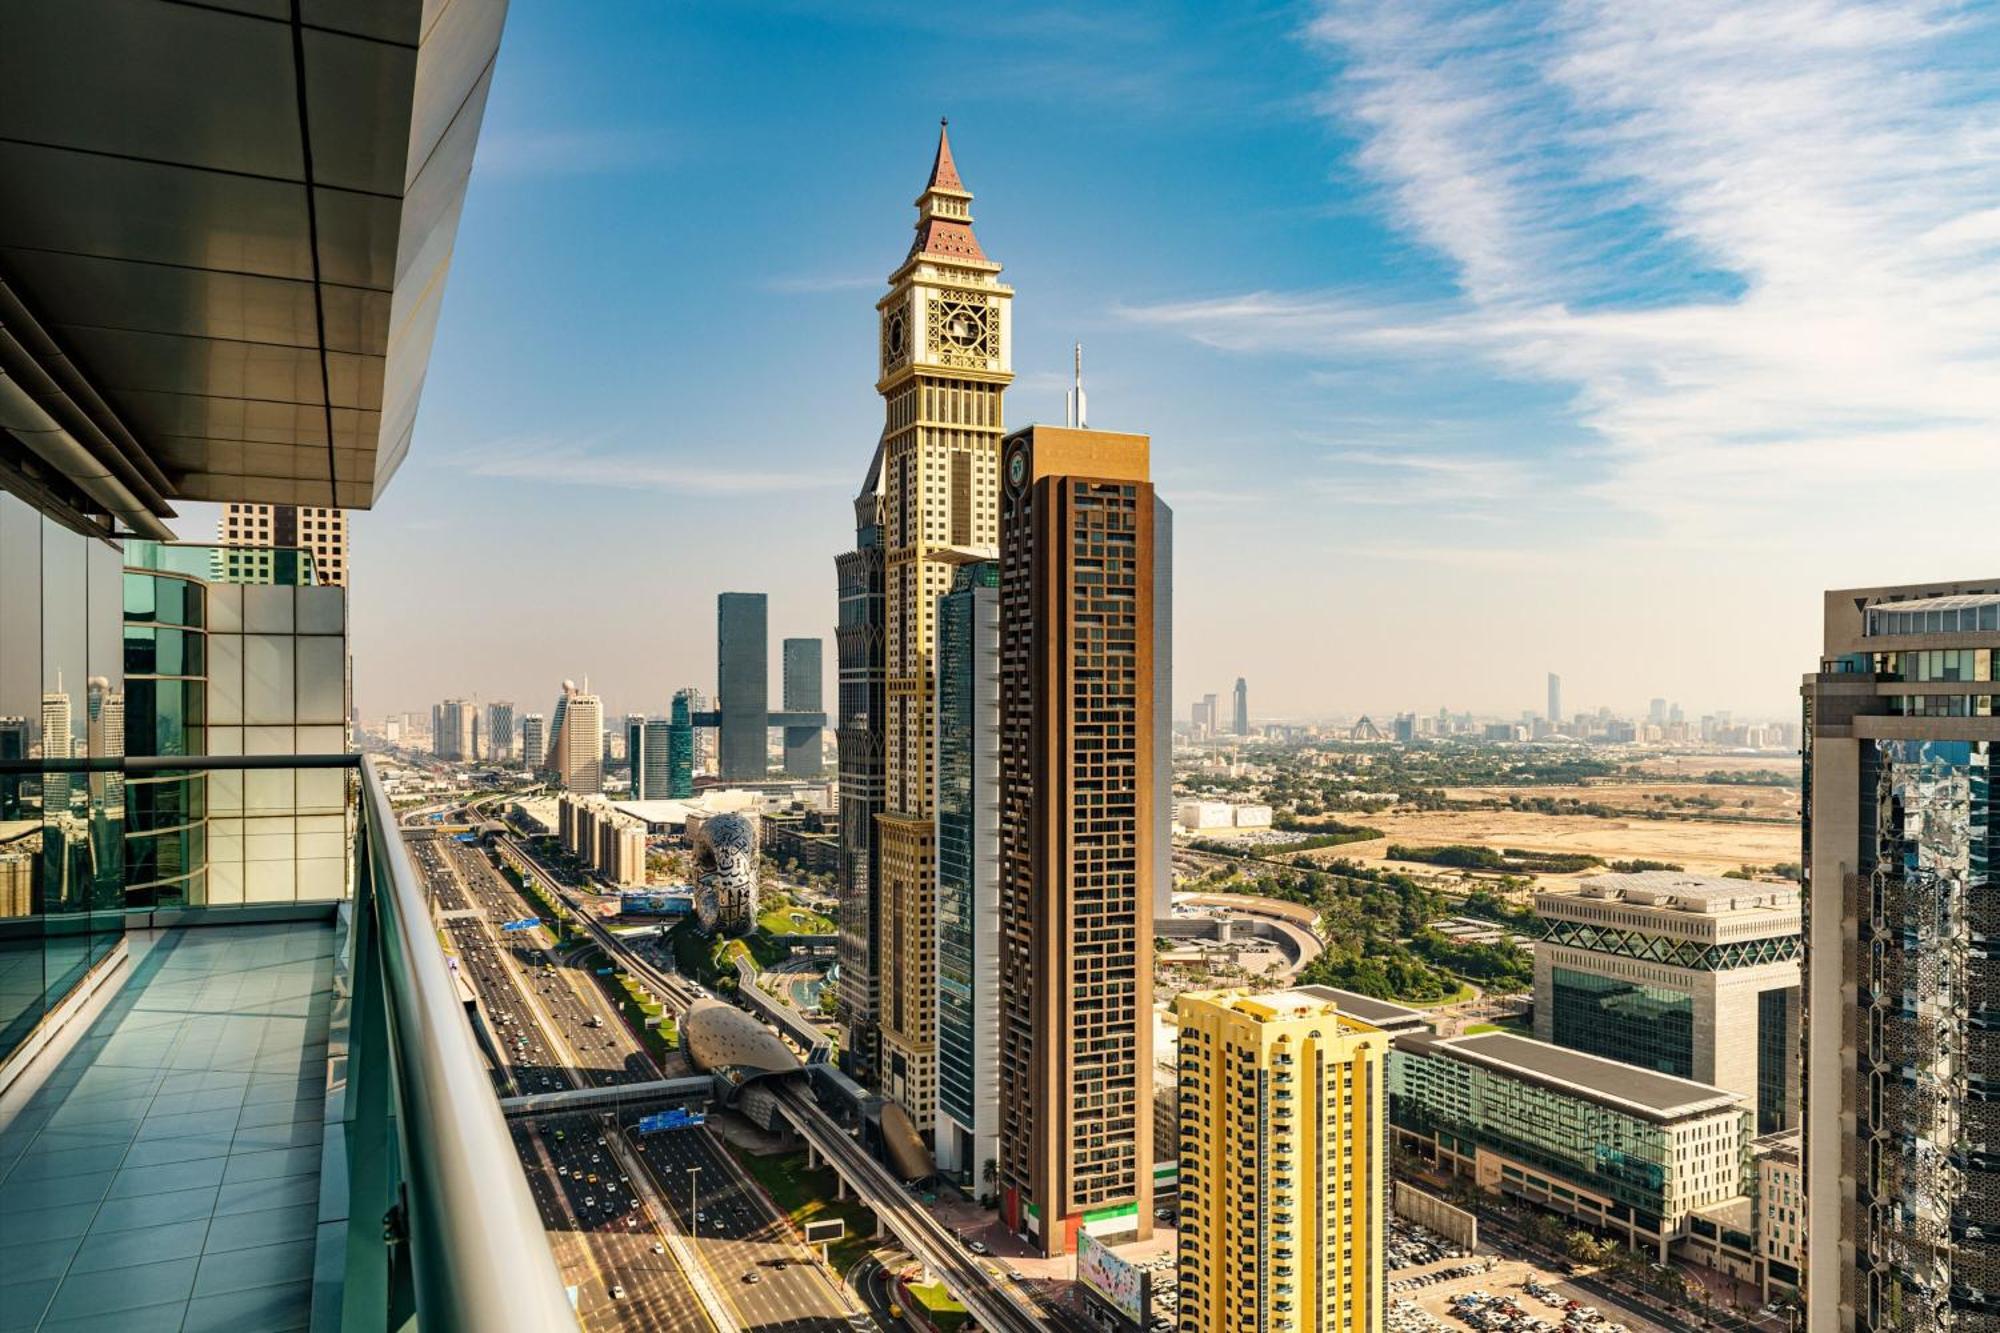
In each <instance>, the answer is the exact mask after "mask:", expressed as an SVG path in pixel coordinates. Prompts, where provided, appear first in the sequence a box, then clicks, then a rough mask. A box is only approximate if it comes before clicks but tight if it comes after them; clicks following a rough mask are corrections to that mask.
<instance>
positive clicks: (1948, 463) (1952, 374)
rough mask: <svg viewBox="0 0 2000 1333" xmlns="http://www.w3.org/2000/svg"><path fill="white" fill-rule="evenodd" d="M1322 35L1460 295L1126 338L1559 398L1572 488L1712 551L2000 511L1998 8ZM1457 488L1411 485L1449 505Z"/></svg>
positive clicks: (1338, 81) (1361, 13) (1462, 17)
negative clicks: (1893, 512) (1589, 448)
mask: <svg viewBox="0 0 2000 1333" xmlns="http://www.w3.org/2000/svg"><path fill="white" fill-rule="evenodd" d="M1307 40H1308V41H1309V42H1310V43H1312V44H1313V45H1314V46H1315V47H1316V48H1317V49H1319V50H1322V51H1324V52H1325V53H1326V55H1327V56H1328V58H1329V60H1330V62H1331V64H1332V65H1333V68H1334V70H1335V71H1336V72H1335V73H1334V74H1333V75H1332V76H1331V82H1330V85H1329V88H1328V91H1327V93H1326V95H1325V97H1324V98H1323V99H1322V101H1321V103H1320V106H1321V109H1322V110H1323V112H1324V114H1325V115H1327V116H1328V117H1330V118H1331V119H1332V120H1334V121H1335V122H1336V123H1337V125H1338V127H1339V128H1340V129H1341V131H1342V132H1343V133H1344V134H1358V136H1359V141H1360V145H1361V146H1360V149H1359V151H1358V154H1357V157H1356V162H1357V163H1358V165H1359V166H1360V168H1361V169H1362V171H1363V172H1364V173H1366V176H1367V177H1368V179H1369V180H1371V181H1372V182H1373V184H1374V185H1375V187H1376V188H1377V190H1378V197H1379V200H1380V203H1381V205H1382V207H1383V209H1384V211H1385V212H1386V213H1387V215H1388V216H1389V217H1390V218H1391V220H1392V221H1393V222H1394V223H1395V224H1396V225H1398V226H1399V227H1400V228H1401V229H1403V230H1404V231H1405V232H1406V233H1407V234H1409V235H1411V236H1413V237H1414V238H1416V239H1417V240H1418V241H1420V242H1421V243H1422V244H1423V245H1424V246H1425V247H1427V248H1428V249H1429V250H1431V251H1432V252H1434V253H1435V254H1436V255H1438V256H1439V257H1440V258H1441V259H1442V260H1443V261H1444V262H1445V263H1446V264H1447V265H1448V266H1449V269H1450V271H1451V273H1452V274H1453V275H1454V277H1455V279H1456V287H1457V290H1458V295H1457V297H1456V298H1455V299H1452V300H1448V301H1445V302H1441V303H1428V304H1420V305H1411V304H1405V303H1401V302H1398V301H1395V300H1393V299H1384V298H1383V297H1381V295H1380V294H1379V293H1374V292H1367V291H1354V290H1341V291H1332V292H1329V291H1306V292H1296V293H1285V292H1269V291H1265V292H1251V293H1246V294H1242V295H1235V296H1228V297H1223V298H1218V299H1211V300H1205V301H1195V302H1183V303H1176V304H1162V305H1154V306H1149V307H1144V308H1140V309H1133V310H1128V311H1126V312H1125V313H1126V315H1127V317H1128V318H1131V319H1134V320H1139V321H1142V322H1146V323H1149V324H1153V325H1157V326H1161V327H1166V328H1171V329H1175V330H1178V331H1180V332H1182V333H1183V334H1185V335H1186V336H1188V337H1191V338H1194V339H1196V340H1198V341H1200V342H1203V343H1206V344H1209V345H1211V346H1215V347H1218V348H1222V349H1227V350H1230V351H1235V352H1243V353H1259V354H1268V353H1276V354H1288V355H1302V356H1306V357H1310V358H1315V359H1319V360H1322V361H1324V362H1326V363H1328V364H1331V365H1354V364H1361V365H1376V366H1395V365H1405V366H1408V365H1420V366H1422V367H1423V368H1424V370H1425V372H1426V373H1436V372H1437V371H1439V370H1440V369H1444V368H1449V367H1450V366H1452V365H1453V364H1456V365H1458V366H1460V367H1467V366H1473V365H1483V366H1485V367H1486V368H1488V370H1489V371H1491V372H1497V373H1499V374H1500V375H1502V376H1504V377H1507V378H1512V379H1516V380H1521V381H1527V382H1533V383H1538V384H1546V385H1554V386H1558V387H1560V388H1562V389H1563V390H1565V391H1566V392H1567V394H1568V414H1569V416H1570V418H1571V419H1572V421H1573V422H1574V423H1576V424H1577V425H1580V426H1582V427H1584V428H1585V429H1586V430H1587V431H1588V432H1589V434H1590V435H1591V436H1592V437H1593V438H1594V439H1595V440H1596V441H1597V442H1598V443H1597V447H1596V452H1595V455H1594V457H1592V458H1591V459H1590V463H1591V465H1590V466H1586V467H1577V468H1575V469H1574V471H1573V472H1571V473H1569V474H1567V480H1568V485H1567V487H1566V489H1568V490H1569V491H1571V492H1572V493H1574V494H1576V495H1578V496H1582V497H1585V498H1589V499H1593V500H1596V501H1598V502H1601V503H1606V504H1609V505H1613V506H1618V507H1622V508H1625V509H1629V510H1637V511H1642V512H1644V513H1646V514H1648V515H1649V516H1650V517H1652V518H1654V519H1657V520H1658V521H1659V522H1660V523H1661V525H1662V526H1663V527H1664V528H1665V529H1668V530H1671V531H1674V532H1677V533H1679V534H1681V535H1682V536H1683V537H1693V536H1699V535H1702V534H1713V533H1716V532H1722V531H1728V530H1731V529H1732V528H1735V527H1737V526H1739V525H1741V524H1742V523H1743V522H1745V521H1746V519H1763V518H1778V519H1781V520H1782V519H1783V518H1784V516H1785V515H1787V514H1789V515H1794V516H1802V515H1805V514H1807V513H1809V512H1810V511H1811V508H1812V506H1813V504H1814V503H1816V502H1819V501H1825V502H1826V503H1829V504H1832V505H1833V506H1835V508H1834V509H1833V510H1832V511H1830V512H1831V513H1833V514H1837V515H1841V516H1843V517H1851V516H1853V515H1855V514H1859V513H1865V512H1866V511H1867V510H1868V509H1869V508H1870V507H1871V506H1873V505H1876V504H1878V503H1879V502H1880V491H1879V490H1876V489H1873V488H1874V487H1876V486H1877V484H1878V483H1879V484H1892V483H1895V482H1897V481H1899V480H1900V481H1904V482H1917V481H1918V480H1919V479H1921V484H1923V485H1924V486H1925V489H1926V491H1927V492H1928V491H1929V490H1930V488H1931V487H1933V486H1936V487H1940V488H1941V489H1942V490H1943V491H1944V492H1946V493H1945V494H1941V495H1939V496H1938V497H1937V501H1936V502H1937V503H1939V504H1942V505H1949V506H1957V507H1959V508H1960V509H1961V510H1963V509H1965V507H1967V506H1976V505H1980V504H1982V503H1986V508H1985V511H1984V512H1985V513H1986V514H1987V515H1988V516H1989V517H1990V515H1991V512H1992V511H1991V506H1990V503H1987V502H1984V501H1983V500H1982V497H1984V496H1990V487H1989V486H1984V485H1982V486H1978V487H1974V486H1970V485H1966V484H1964V483H1970V482H1972V481H1973V480H1975V479H1977V478H1984V479H1988V480H1990V477H1991V475H1992V468H1993V466H1994V458H1995V443H1996V440H2000V96H1996V93H2000V88H1996V85H1995V84H1994V82H1993V79H1992V75H1991V69H1992V64H1991V61H1990V59H1982V58H1978V57H1977V56H1976V55H1975V54H1974V53H1976V52H1978V51H1980V50H1982V49H1983V50H1985V51H1986V52H1987V53H1988V54H1989V55H1990V54H1991V52H1992V51H1993V50H1994V43H1995V20H1994V17H1993V14H1992V12H1991V11H1984V10H1980V9H1977V8H1972V7H1967V6H1964V5H1960V4H1945V3H1926V2H1925V0H1902V2H1901V3H1867V4H1863V3H1843V2H1842V0H1749V2H1746V0H1678V2H1677V3H1675V4H1672V5H1666V6H1630V5H1623V4H1609V3H1596V2H1593V0H1570V3H1566V4H1560V5H1557V6H1554V7H1545V6H1519V5H1508V4H1503V3H1493V4H1484V5H1477V6H1472V7H1465V6H1461V5H1450V4H1445V3H1441V2H1437V3H1425V2H1424V0H1360V2H1357V3H1336V4H1330V5H1328V6H1327V7H1326V8H1325V9H1324V10H1323V11H1322V13H1321V15H1320V17H1319V18H1318V19H1317V20H1316V21H1315V22H1313V23H1312V24H1311V26H1310V28H1309V32H1308V37H1307ZM1348 461H1349V462H1350V463H1353V462H1355V461H1356V459H1355V458H1354V457H1353V456H1350V458H1349V460H1348ZM1365 465H1372V466H1375V467H1377V468H1379V467H1382V466H1386V464H1385V463H1384V462H1383V460H1380V459H1374V458H1368V459H1366V460H1365ZM1457 466H1460V463H1459V462H1455V461H1453V460H1451V459H1449V458H1447V459H1445V460H1444V461H1443V462H1442V463H1439V462H1438V461H1437V460H1435V459H1434V460H1432V461H1431V462H1424V461H1416V460H1412V461H1408V462H1407V463H1406V467H1407V469H1408V471H1409V472H1410V473H1411V475H1412V476H1429V477H1430V478H1431V479H1432V482H1433V483H1436V482H1438V481H1441V480H1444V479H1448V478H1449V477H1450V475H1451V469H1452V468H1454V467H1457ZM1500 475H1501V476H1502V477H1503V478H1504V477H1505V476H1508V475H1515V476H1518V473H1507V472H1504V471H1503V473H1501V474H1500ZM1827 516H1828V515H1827V512H1822V514H1821V521H1822V522H1825V521H1826V519H1827ZM1792 521H1794V522H1797V521H1799V520H1798V519H1797V518H1794V519H1793V520H1792ZM1834 521H1836V522H1838V521H1841V519H1839V518H1836V519H1835V520H1834ZM1963 535H1964V536H1966V537H1967V538H1968V542H1967V545H1968V546H1969V545H1970V544H1971V543H1970V541H1969V538H1970V532H1969V531H1968V532H1966V533H1964V534H1963Z"/></svg>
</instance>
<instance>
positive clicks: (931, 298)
mask: <svg viewBox="0 0 2000 1333" xmlns="http://www.w3.org/2000/svg"><path fill="white" fill-rule="evenodd" d="M971 202H972V194H971V192H970V191H969V190H967V189H966V188H965V185H964V183H963V182H962V181H960V180H959V176H958V169H957V167H956V165H954V163H953V162H952V157H951V141H950V139H949V137H948V135H947V134H946V133H945V131H944V130H943V129H942V128H941V129H940V131H939V133H938V146H937V158H936V160H935V161H934V162H933V163H932V166H931V175H930V180H929V182H928V183H927V184H926V185H925V186H924V192H923V193H922V194H921V195H919V196H918V198H917V201H916V204H917V235H916V240H915V241H914V242H913V243H912V245H911V246H910V252H909V255H908V256H907V257H906V258H905V259H904V261H903V263H902V265H901V267H899V268H897V269H896V271H895V272H894V273H892V274H890V275H889V291H888V294H887V295H886V296H884V297H883V298H882V299H881V300H880V301H878V302H877V303H876V310H877V311H878V312H879V314H880V351H881V358H880V364H881V375H880V378H879V379H878V380H877V381H876V386H875V387H876V389H877V391H878V392H880V393H881V395H882V402H883V410H884V421H883V428H882V442H881V446H880V451H879V454H878V460H879V480H878V486H879V489H878V491H877V494H878V495H879V497H880V509H879V514H880V524H881V526H880V544H881V555H882V572H883V579H882V591H883V601H882V612H883V634H882V643H883V673H882V675H883V708H882V719H881V722H880V724H879V725H880V727H881V745H882V751H881V752H882V762H883V770H882V771H883V783H882V795H881V811H880V813H878V814H877V815H876V816H875V829H874V833H875V841H876V847H875V852H876V855H877V857H879V860H878V861H877V864H878V866H879V875H880V882H879V884H878V885H877V886H876V892H875V893H874V894H873V895H871V896H872V897H873V898H874V903H875V909H876V919H875V921H874V923H873V926H874V929H873V931H872V932H871V933H872V934H873V936H874V939H875V944H876V951H877V958H876V960H875V961H876V969H875V971H876V977H875V980H876V982H877V987H876V993H877V995H878V996H879V1001H878V1003H879V1006H880V1008H879V1012H878V1014H877V1020H878V1023H879V1034H880V1037H879V1041H880V1047H879V1065H878V1068H877V1073H878V1077H879V1082H880V1085H881V1091H882V1092H883V1093H884V1095H886V1096H888V1097H890V1098H892V1099H894V1100H895V1101H897V1102H898V1103H900V1104H901V1105H902V1107H903V1109H904V1110H905V1111H907V1112H908V1113H909V1115H910V1118H911V1119H912V1120H913V1121H914V1122H915V1124H916V1126H917V1128H918V1129H919V1130H920V1131H922V1132H924V1133H926V1134H928V1133H930V1132H931V1130H932V1128H933V1122H934V1120H935V1103H936V1100H937V992H938V959H937V824H936V819H935V786H936V749H935V742H936V736H935V720H934V717H933V706H934V705H933V697H932V688H933V686H932V682H933V674H932V653H933V650H934V646H935V620H936V614H937V599H938V598H939V597H940V596H941V595H943V594H944V593H947V592H949V591H951V582H952V574H953V570H954V569H955V568H956V567H957V566H958V565H959V564H962V563H963V562H964V561H965V560H966V559H967V558H977V559H985V560H992V559H995V558H997V556H998V554H999V541H1000V532H999V524H1000V437H1001V435H1002V434H1003V433H1004V431H1005V423H1004V419H1003V416H1002V398H1003V396H1004V394H1005V392H1006V388H1007V385H1008V383H1009V382H1010V381H1011V380H1012V379H1013V378H1014V375H1013V369H1012V328H1011V321H1010V316H1009V305H1010V303H1011V302H1012V300H1013V295H1014V293H1013V290H1012V289H1011V288H1009V287H1008V286H1006V285H1005V284H1004V283H1002V282H1001V281H1000V265H998V264H996V263H994V262H993V261H992V260H991V259H988V258H987V257H986V252H985V251H984V250H982V249H981V248H980V245H979V241H978V239H977V238H976V237H975V236H974V235H973V234H972V214H971V211H970V207H969V206H970V204H971Z"/></svg>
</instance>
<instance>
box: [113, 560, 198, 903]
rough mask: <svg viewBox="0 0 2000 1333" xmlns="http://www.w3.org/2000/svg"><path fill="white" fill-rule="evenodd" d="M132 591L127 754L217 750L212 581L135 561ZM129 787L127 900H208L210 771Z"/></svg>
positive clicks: (128, 576)
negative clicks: (211, 722)
mask: <svg viewBox="0 0 2000 1333" xmlns="http://www.w3.org/2000/svg"><path fill="white" fill-rule="evenodd" d="M156 549H159V550H168V549H171V548H164V547H157V548H156ZM124 588H125V749H126V753H128V754H133V755H143V756H147V757H153V756H164V755H182V754H207V753H208V752H209V751H208V740H207V725H206V724H207V711H206V710H207V706H208V680H207V676H208V633H207V623H208V588H207V586H206V585H205V584H204V583H202V582H201V581H200V580H199V579H197V578H194V577H191V576H187V575H183V574H168V573H154V572H151V571H148V570H144V569H131V568H128V569H127V570H126V571H125V575H124ZM125 794H126V808H125V904H126V906H128V907H166V906H175V905H181V904H186V903H199V902H201V901H203V899H204V890H205V876H206V872H207V866H208V775H207V773H206V772H205V771H204V770H201V769H189V770H186V771H184V772H166V773H146V774H141V775H136V776H132V777H128V778H126V779H125Z"/></svg>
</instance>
